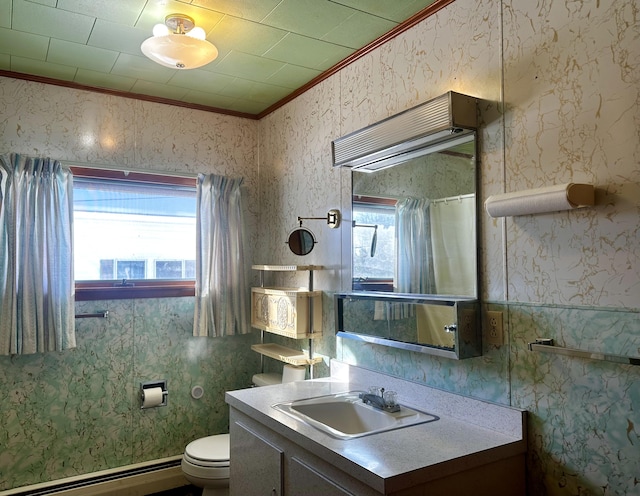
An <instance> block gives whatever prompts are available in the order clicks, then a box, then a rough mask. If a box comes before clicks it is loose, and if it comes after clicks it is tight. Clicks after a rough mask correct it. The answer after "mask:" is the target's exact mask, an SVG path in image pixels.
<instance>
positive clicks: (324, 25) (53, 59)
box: [0, 0, 450, 117]
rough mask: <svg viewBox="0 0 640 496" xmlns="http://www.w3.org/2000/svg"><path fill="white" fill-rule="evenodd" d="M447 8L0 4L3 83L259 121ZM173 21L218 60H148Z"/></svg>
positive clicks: (354, 3)
mask: <svg viewBox="0 0 640 496" xmlns="http://www.w3.org/2000/svg"><path fill="white" fill-rule="evenodd" d="M449 1H450V0H449ZM449 1H447V0H2V1H1V2H0V75H8V76H13V77H22V78H26V79H36V80H41V81H45V82H54V83H55V84H63V85H65V86H72V87H78V86H80V87H91V88H100V89H104V90H107V91H109V92H115V93H117V94H136V95H141V98H144V99H149V100H155V101H163V102H165V103H174V104H177V105H182V106H192V107H194V108H203V109H205V110H213V111H222V112H224V113H230V114H234V115H244V116H251V117H260V116H262V115H265V114H266V113H268V112H269V111H270V110H272V109H274V108H277V107H278V106H279V105H280V104H282V103H283V102H286V101H288V99H290V98H291V97H292V96H295V95H296V94H298V93H300V92H301V91H303V90H304V89H305V88H307V87H309V86H310V85H312V84H313V83H314V82H316V81H318V80H321V79H322V78H323V77H325V76H326V75H328V74H330V73H331V72H332V68H333V69H335V68H336V65H340V64H341V63H345V62H346V61H348V60H350V59H353V58H354V57H357V56H358V55H359V54H361V53H364V51H365V50H366V49H367V48H370V47H371V46H372V42H374V40H380V39H381V37H382V39H384V38H385V37H386V36H389V35H390V34H391V33H394V32H397V31H398V30H400V29H402V28H404V27H406V26H407V24H408V23H409V22H412V21H413V22H415V19H416V18H421V17H420V16H421V15H423V14H425V13H426V12H427V11H429V10H431V9H433V8H434V7H436V6H437V5H438V4H443V5H444V4H446V3H449ZM431 4H433V5H432V6H431V7H430V8H428V7H429V6H430V5H431ZM424 9H426V10H424ZM172 13H180V14H186V15H188V16H190V17H192V18H193V19H194V20H195V24H196V25H197V26H200V27H202V28H203V29H204V30H205V32H206V33H207V40H208V41H210V42H211V43H213V44H214V45H215V46H216V47H217V48H218V51H219V56H218V58H217V59H216V60H214V61H213V62H211V63H210V64H208V65H205V66H203V67H201V68H199V69H192V70H178V69H171V68H167V67H163V66H161V65H159V64H156V63H155V62H152V61H151V60H149V59H147V58H146V57H145V56H144V55H143V54H142V52H141V50H140V45H141V44H142V42H143V41H144V40H145V39H146V38H149V37H150V36H151V31H152V29H153V26H154V25H155V24H158V23H163V22H164V18H165V16H167V15H168V14H172ZM416 14H417V15H416ZM390 32H391V33H390ZM345 59H346V60H345ZM33 76H35V78H34V77H33ZM40 78H45V79H40Z"/></svg>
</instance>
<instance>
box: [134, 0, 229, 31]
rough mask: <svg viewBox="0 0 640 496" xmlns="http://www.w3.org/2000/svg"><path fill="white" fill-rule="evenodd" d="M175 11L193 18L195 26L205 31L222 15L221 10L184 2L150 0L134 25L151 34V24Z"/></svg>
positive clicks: (159, 21) (218, 20) (214, 24)
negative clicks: (216, 10)
mask: <svg viewBox="0 0 640 496" xmlns="http://www.w3.org/2000/svg"><path fill="white" fill-rule="evenodd" d="M175 13H180V14H184V15H188V16H189V17H191V18H192V19H193V20H194V22H195V25H196V26H199V27H201V28H202V29H204V30H205V32H207V33H208V32H209V31H211V30H212V29H213V28H214V27H215V26H216V24H218V23H219V22H220V21H221V20H222V18H223V17H224V14H223V13H221V12H215V11H213V10H210V9H204V8H202V7H197V6H194V5H189V4H188V3H184V2H176V1H175V0H166V1H164V0H163V1H162V2H158V1H155V2H154V1H150V2H148V3H147V6H146V7H145V9H144V10H143V11H142V14H141V15H140V18H139V19H138V22H137V23H136V27H138V28H141V29H144V30H145V31H146V33H147V36H151V34H152V30H153V26H155V25H156V24H162V23H164V19H165V17H166V16H167V15H168V14H175Z"/></svg>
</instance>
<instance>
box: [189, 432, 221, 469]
mask: <svg viewBox="0 0 640 496" xmlns="http://www.w3.org/2000/svg"><path fill="white" fill-rule="evenodd" d="M184 453H185V455H187V457H188V458H190V459H192V460H199V461H202V462H228V461H229V434H218V435H216V436H207V437H203V438H200V439H196V440H195V441H191V442H190V443H189V444H187V447H186V448H185V449H184Z"/></svg>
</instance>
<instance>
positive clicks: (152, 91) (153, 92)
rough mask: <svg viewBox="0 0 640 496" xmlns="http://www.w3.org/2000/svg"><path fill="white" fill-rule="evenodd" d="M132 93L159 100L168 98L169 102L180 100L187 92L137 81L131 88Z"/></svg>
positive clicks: (164, 85)
mask: <svg viewBox="0 0 640 496" xmlns="http://www.w3.org/2000/svg"><path fill="white" fill-rule="evenodd" d="M131 91H132V92H133V93H140V94H142V95H150V96H157V97H160V98H169V99H170V100H181V99H182V98H183V97H184V96H185V95H186V94H187V92H188V90H187V89H185V88H180V87H178V86H168V85H166V84H157V83H152V82H149V81H143V80H141V79H138V81H136V84H134V85H133V88H131Z"/></svg>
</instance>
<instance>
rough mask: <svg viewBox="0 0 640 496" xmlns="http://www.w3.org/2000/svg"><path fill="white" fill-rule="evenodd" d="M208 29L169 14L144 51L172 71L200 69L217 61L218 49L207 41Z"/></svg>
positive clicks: (154, 28)
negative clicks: (206, 30) (205, 29)
mask: <svg viewBox="0 0 640 496" xmlns="http://www.w3.org/2000/svg"><path fill="white" fill-rule="evenodd" d="M205 37H206V33H205V32H204V29H202V28H198V27H195V23H194V22H193V19H192V18H191V17H189V16H186V15H183V14H169V15H168V16H167V17H166V18H165V20H164V24H156V25H155V26H154V27H153V36H152V37H151V38H148V39H146V40H144V41H143V42H142V45H141V46H140V49H141V50H142V53H144V54H145V55H146V56H147V57H149V58H150V59H151V60H153V61H154V62H157V63H158V64H160V65H163V66H165V67H171V68H172V69H196V68H197V67H202V66H203V65H206V64H208V63H209V62H211V61H213V60H214V59H215V58H216V57H217V56H218V49H217V48H216V47H215V46H213V45H212V44H211V43H209V42H208V41H207V40H206V39H205Z"/></svg>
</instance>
